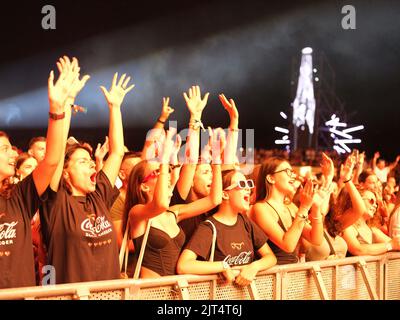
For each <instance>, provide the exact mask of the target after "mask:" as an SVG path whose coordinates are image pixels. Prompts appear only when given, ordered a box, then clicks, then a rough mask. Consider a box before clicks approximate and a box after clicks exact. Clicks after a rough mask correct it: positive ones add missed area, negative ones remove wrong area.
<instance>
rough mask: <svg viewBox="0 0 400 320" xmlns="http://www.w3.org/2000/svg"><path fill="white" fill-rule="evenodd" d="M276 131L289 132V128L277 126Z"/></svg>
mask: <svg viewBox="0 0 400 320" xmlns="http://www.w3.org/2000/svg"><path fill="white" fill-rule="evenodd" d="M275 131H278V132H282V133H289V130H288V129H285V128H281V127H275Z"/></svg>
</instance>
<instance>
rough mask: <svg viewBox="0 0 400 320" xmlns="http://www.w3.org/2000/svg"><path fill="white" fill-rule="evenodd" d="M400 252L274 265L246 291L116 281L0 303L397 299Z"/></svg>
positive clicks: (41, 290) (8, 293)
mask: <svg viewBox="0 0 400 320" xmlns="http://www.w3.org/2000/svg"><path fill="white" fill-rule="evenodd" d="M399 288H400V253H388V254H385V255H381V256H362V257H350V258H345V259H340V260H325V261H314V262H307V263H298V264H290V265H283V266H275V267H273V268H271V269H269V270H267V271H265V272H261V273H259V274H258V275H257V277H256V279H255V280H254V281H253V283H252V284H251V285H249V286H248V287H240V286H238V285H235V284H229V285H225V284H224V283H223V280H222V279H219V277H218V276H217V275H210V276H196V275H179V276H169V277H162V278H157V279H140V280H133V279H121V280H109V281H96V282H80V283H70V284H61V285H53V286H43V287H25V288H15V289H1V290H0V299H37V300H181V299H191V300H248V299H256V300H258V299H261V300H318V299H324V300H330V299H332V300H368V299H372V300H376V299H380V300H395V299H396V300H397V299H400V290H399Z"/></svg>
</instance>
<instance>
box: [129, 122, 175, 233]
mask: <svg viewBox="0 0 400 320" xmlns="http://www.w3.org/2000/svg"><path fill="white" fill-rule="evenodd" d="M175 133H176V129H175V128H171V129H169V130H168V132H167V136H166V137H165V139H164V141H163V145H162V150H161V151H160V155H159V160H160V168H159V175H158V178H157V182H156V185H155V188H154V193H153V199H152V200H151V201H150V202H148V203H146V204H138V205H135V206H134V207H133V208H131V210H130V212H129V216H130V220H131V227H132V228H133V229H132V230H133V231H132V232H133V237H135V227H137V226H138V225H139V224H141V223H142V222H143V221H147V220H148V219H151V218H153V217H155V216H157V215H159V214H161V213H163V212H164V211H165V210H167V209H168V207H169V201H170V198H169V195H170V189H169V187H168V183H169V161H170V158H171V153H172V150H173V145H174V142H173V140H172V137H173V136H174V134H175ZM138 233H140V231H138Z"/></svg>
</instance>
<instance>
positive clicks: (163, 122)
mask: <svg viewBox="0 0 400 320" xmlns="http://www.w3.org/2000/svg"><path fill="white" fill-rule="evenodd" d="M157 122H159V123H162V124H165V121H161V120H160V118H158V119H157Z"/></svg>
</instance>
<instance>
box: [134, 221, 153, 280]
mask: <svg viewBox="0 0 400 320" xmlns="http://www.w3.org/2000/svg"><path fill="white" fill-rule="evenodd" d="M152 221H153V219H149V220H148V221H147V226H146V231H145V233H144V236H143V241H142V246H141V247H140V253H139V258H138V260H137V263H136V268H135V273H134V274H133V279H139V273H140V268H141V267H142V261H143V256H144V251H145V250H146V244H147V238H148V237H149V232H150V227H151V223H152Z"/></svg>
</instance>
